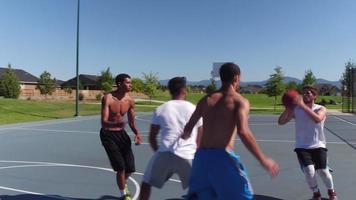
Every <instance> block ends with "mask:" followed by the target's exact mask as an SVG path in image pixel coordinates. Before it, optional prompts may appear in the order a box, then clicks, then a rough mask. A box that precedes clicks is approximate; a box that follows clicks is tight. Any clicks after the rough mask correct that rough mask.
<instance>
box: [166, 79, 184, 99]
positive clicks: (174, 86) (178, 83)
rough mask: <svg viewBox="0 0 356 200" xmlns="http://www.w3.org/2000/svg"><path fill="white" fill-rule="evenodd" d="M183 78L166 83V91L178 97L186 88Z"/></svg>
mask: <svg viewBox="0 0 356 200" xmlns="http://www.w3.org/2000/svg"><path fill="white" fill-rule="evenodd" d="M186 84H187V80H186V78H185V77H174V78H172V79H170V80H169V81H168V89H169V93H171V95H173V96H174V95H178V94H179V93H180V92H181V90H182V89H183V88H186V87H187V85H186Z"/></svg>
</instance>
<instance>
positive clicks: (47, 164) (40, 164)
mask: <svg viewBox="0 0 356 200" xmlns="http://www.w3.org/2000/svg"><path fill="white" fill-rule="evenodd" d="M0 162H1V163H22V164H31V165H17V166H7V167H1V168H0V169H11V168H20V167H77V168H88V169H98V170H103V171H109V172H114V171H113V170H112V169H109V168H103V167H94V166H88V165H75V164H65V163H52V162H32V161H13V160H0ZM114 173H115V172H114ZM129 179H130V180H131V181H132V182H133V184H134V185H135V188H136V191H135V195H134V196H133V197H132V199H133V200H136V199H137V198H138V196H139V194H140V186H139V184H138V183H137V181H136V180H135V179H133V178H131V177H129ZM0 188H1V189H7V190H12V191H17V192H23V193H28V194H36V195H41V196H48V197H51V198H52V197H53V198H57V199H66V198H58V197H55V196H49V195H45V194H41V193H36V192H30V191H25V190H18V189H14V188H8V187H3V186H0Z"/></svg>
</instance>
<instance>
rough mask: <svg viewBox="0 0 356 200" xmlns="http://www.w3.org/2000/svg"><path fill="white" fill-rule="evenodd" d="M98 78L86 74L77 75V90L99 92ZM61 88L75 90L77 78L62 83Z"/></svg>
mask: <svg viewBox="0 0 356 200" xmlns="http://www.w3.org/2000/svg"><path fill="white" fill-rule="evenodd" d="M99 77H100V76H95V75H88V74H80V75H79V89H84V90H99V88H98V80H99ZM61 86H62V88H71V89H76V88H77V77H74V78H72V79H69V80H68V81H65V82H64V83H62V85H61Z"/></svg>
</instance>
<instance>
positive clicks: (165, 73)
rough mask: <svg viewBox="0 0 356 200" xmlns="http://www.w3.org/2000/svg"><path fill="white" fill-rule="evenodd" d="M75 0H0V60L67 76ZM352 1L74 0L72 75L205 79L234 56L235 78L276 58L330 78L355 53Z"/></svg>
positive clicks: (290, 70) (257, 77)
mask: <svg viewBox="0 0 356 200" xmlns="http://www.w3.org/2000/svg"><path fill="white" fill-rule="evenodd" d="M76 6H77V1H76V0H31V1H29V0H0V66H1V67H5V66H6V65H7V64H8V63H11V64H12V66H13V67H14V68H21V69H24V70H26V71H28V72H30V73H32V74H34V75H35V76H39V75H40V74H41V73H42V72H43V71H44V70H47V71H49V72H50V73H51V74H52V76H53V77H56V78H57V79H62V80H67V79H69V78H72V77H74V76H75V64H76ZM355 11H356V1H354V0H342V1H337V0H298V1H292V0H289V1H288V0H141V1H138V0H81V11H80V49H79V50H80V55H79V56H80V59H79V65H80V69H79V73H81V74H93V75H99V74H100V72H101V71H102V70H104V69H106V68H107V67H110V69H111V71H112V73H113V74H114V75H116V74H117V73H122V72H126V73H129V74H130V75H132V76H133V77H139V78H141V77H142V73H150V72H153V73H157V74H158V76H159V78H160V79H168V78H171V77H173V76H186V77H187V79H188V80H202V79H208V78H210V71H211V70H212V65H213V62H223V61H233V62H236V63H238V64H239V65H240V67H241V69H242V81H261V80H265V79H268V78H269V75H270V74H271V73H273V72H274V71H273V69H274V68H275V67H276V66H281V67H282V70H283V72H284V74H285V75H286V76H293V77H296V78H299V79H302V78H303V76H304V74H305V71H306V70H308V69H311V70H312V71H313V73H314V74H315V76H316V77H317V78H324V79H328V80H338V79H339V78H340V76H341V74H342V72H343V71H344V66H345V63H346V62H347V61H349V60H351V61H354V60H356V12H355Z"/></svg>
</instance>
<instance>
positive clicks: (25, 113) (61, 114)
mask: <svg viewBox="0 0 356 200" xmlns="http://www.w3.org/2000/svg"><path fill="white" fill-rule="evenodd" d="M204 95H205V94H200V93H190V94H189V95H188V97H187V100H188V101H190V102H192V103H194V104H196V103H197V102H198V101H199V100H200V99H201V98H202V97H203V96H204ZM243 96H244V97H246V98H247V99H248V100H249V101H250V105H251V113H254V114H279V113H281V112H282V111H283V109H284V108H283V106H282V105H281V103H280V99H281V97H277V107H276V111H274V108H273V105H274V97H268V96H267V95H264V94H246V95H243ZM153 99H154V100H159V101H167V100H169V99H170V95H169V93H168V92H159V93H158V94H157V96H156V97H155V98H153ZM322 99H325V100H326V101H327V102H329V100H334V101H336V102H337V103H338V105H330V104H327V105H326V107H327V108H328V109H338V110H341V97H334V96H332V97H330V96H320V97H318V100H317V102H319V101H321V100H322ZM160 104H161V103H157V102H149V101H138V102H136V109H135V111H136V112H152V111H154V109H155V108H156V107H157V106H159V105H160ZM100 106H101V105H100V104H99V103H96V104H93V103H91V104H89V103H82V102H81V103H80V105H79V109H80V110H79V114H80V115H81V116H86V115H98V114H100ZM74 114H75V103H74V102H61V103H59V102H47V101H28V100H14V99H0V124H9V123H18V122H29V121H40V120H47V119H61V118H69V117H73V116H74Z"/></svg>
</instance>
